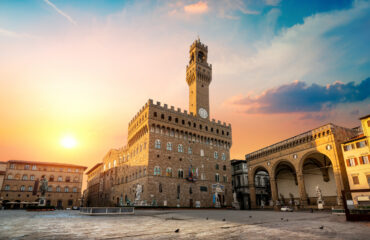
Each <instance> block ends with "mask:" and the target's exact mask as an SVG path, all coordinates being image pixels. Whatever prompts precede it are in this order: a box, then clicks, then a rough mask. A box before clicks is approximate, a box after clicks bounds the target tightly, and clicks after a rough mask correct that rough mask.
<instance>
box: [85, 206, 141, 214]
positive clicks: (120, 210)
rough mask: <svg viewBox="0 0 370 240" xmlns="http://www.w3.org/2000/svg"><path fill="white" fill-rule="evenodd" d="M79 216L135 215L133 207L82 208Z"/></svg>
mask: <svg viewBox="0 0 370 240" xmlns="http://www.w3.org/2000/svg"><path fill="white" fill-rule="evenodd" d="M80 213H81V214H86V215H126V214H135V208H134V207H82V208H80Z"/></svg>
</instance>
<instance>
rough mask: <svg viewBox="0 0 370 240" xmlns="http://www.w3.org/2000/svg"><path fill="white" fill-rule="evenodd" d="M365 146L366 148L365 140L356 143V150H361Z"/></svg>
mask: <svg viewBox="0 0 370 240" xmlns="http://www.w3.org/2000/svg"><path fill="white" fill-rule="evenodd" d="M366 146H367V141H366V140H364V141H361V142H357V143H356V147H357V148H363V147H366Z"/></svg>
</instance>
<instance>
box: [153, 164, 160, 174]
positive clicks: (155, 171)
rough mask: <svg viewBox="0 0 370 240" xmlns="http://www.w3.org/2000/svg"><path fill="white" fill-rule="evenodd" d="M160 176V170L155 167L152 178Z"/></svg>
mask: <svg viewBox="0 0 370 240" xmlns="http://www.w3.org/2000/svg"><path fill="white" fill-rule="evenodd" d="M160 175H161V168H160V167H158V166H156V167H154V176H160Z"/></svg>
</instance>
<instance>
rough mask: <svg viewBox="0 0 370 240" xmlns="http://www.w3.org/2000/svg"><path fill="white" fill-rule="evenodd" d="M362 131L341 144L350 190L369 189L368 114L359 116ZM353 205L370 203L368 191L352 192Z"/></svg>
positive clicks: (369, 127) (369, 148) (369, 136)
mask: <svg viewBox="0 0 370 240" xmlns="http://www.w3.org/2000/svg"><path fill="white" fill-rule="evenodd" d="M360 120H361V126H362V132H360V134H358V135H356V136H355V137H353V138H352V139H350V140H349V141H346V142H345V143H343V144H342V150H343V157H344V161H345V166H346V170H347V176H348V180H349V186H350V190H359V189H363V190H370V161H369V159H370V147H369V140H370V115H367V116H364V117H362V118H360ZM352 199H353V202H354V204H355V205H370V191H369V192H357V193H355V192H354V193H352Z"/></svg>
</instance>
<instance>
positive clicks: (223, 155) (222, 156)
mask: <svg viewBox="0 0 370 240" xmlns="http://www.w3.org/2000/svg"><path fill="white" fill-rule="evenodd" d="M221 158H222V160H224V161H225V160H226V154H225V153H222V155H221Z"/></svg>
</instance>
